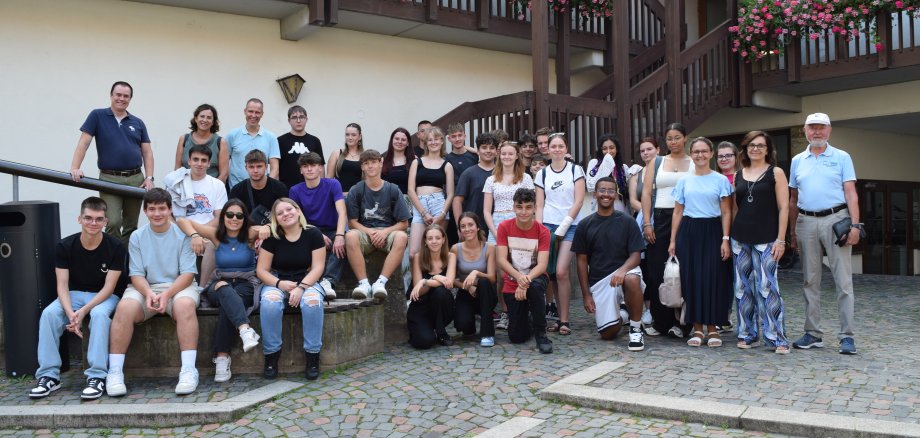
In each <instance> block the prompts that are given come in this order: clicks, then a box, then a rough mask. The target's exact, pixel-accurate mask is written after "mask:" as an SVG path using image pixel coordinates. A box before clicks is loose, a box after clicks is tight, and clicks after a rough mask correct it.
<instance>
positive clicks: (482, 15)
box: [476, 0, 492, 30]
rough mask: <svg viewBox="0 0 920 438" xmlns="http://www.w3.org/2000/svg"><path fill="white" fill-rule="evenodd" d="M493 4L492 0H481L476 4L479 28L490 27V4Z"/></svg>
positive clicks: (477, 25)
mask: <svg viewBox="0 0 920 438" xmlns="http://www.w3.org/2000/svg"><path fill="white" fill-rule="evenodd" d="M491 4H492V2H491V0H479V2H478V3H477V4H476V27H477V28H478V29H479V30H486V29H488V28H489V14H490V12H489V6H490V5H491Z"/></svg>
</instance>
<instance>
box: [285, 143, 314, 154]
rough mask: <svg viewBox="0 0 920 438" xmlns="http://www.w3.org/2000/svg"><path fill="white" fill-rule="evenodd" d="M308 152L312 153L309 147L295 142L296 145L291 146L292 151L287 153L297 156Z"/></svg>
mask: <svg viewBox="0 0 920 438" xmlns="http://www.w3.org/2000/svg"><path fill="white" fill-rule="evenodd" d="M307 152H310V149H308V148H307V146H306V145H305V144H303V142H299V141H295V142H294V145H293V146H291V150H289V151H287V153H289V154H297V155H301V154H305V153H307Z"/></svg>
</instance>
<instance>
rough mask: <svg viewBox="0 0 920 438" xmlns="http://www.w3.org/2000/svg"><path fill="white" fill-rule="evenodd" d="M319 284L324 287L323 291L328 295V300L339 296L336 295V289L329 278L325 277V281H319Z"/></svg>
mask: <svg viewBox="0 0 920 438" xmlns="http://www.w3.org/2000/svg"><path fill="white" fill-rule="evenodd" d="M319 286H320V287H322V288H323V293H324V294H325V295H326V300H327V301H332V300H334V299H336V298H337V297H336V296H335V289H333V288H332V283H330V282H329V280H326V279H325V278H324V279H323V281H320V282H319Z"/></svg>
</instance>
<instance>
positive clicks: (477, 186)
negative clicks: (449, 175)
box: [451, 132, 498, 237]
mask: <svg viewBox="0 0 920 438" xmlns="http://www.w3.org/2000/svg"><path fill="white" fill-rule="evenodd" d="M476 148H477V149H478V151H479V164H477V165H476V166H473V167H470V168H469V169H467V171H465V172H463V175H460V178H459V180H458V182H457V184H455V185H454V187H455V190H454V200H453V205H452V207H453V210H452V211H451V212H452V213H453V217H454V218H459V217H460V215H461V214H463V212H465V211H471V212H473V213H476V215H477V216H479V228H480V229H483V230H484V229H486V222H485V219H483V218H484V217H485V215H487V214H492V212H491V211H490V212H488V213H486V212H484V211H482V198H483V196H482V187H483V186H484V185H485V184H486V180H487V179H488V178H489V177H490V176H492V171H493V170H494V169H495V156H496V154H497V153H498V139H497V138H495V136H494V135H492V134H490V133H488V132H485V133H482V134H479V136H478V137H476ZM451 166H453V163H451ZM455 169H456V168H455ZM454 175H456V173H455V174H454ZM454 220H459V219H454ZM458 237H459V236H458Z"/></svg>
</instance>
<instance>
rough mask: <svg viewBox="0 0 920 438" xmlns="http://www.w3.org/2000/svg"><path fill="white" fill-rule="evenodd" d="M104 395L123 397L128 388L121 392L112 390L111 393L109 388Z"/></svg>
mask: <svg viewBox="0 0 920 438" xmlns="http://www.w3.org/2000/svg"><path fill="white" fill-rule="evenodd" d="M105 393H106V394H108V395H109V397H122V396H124V395H125V394H127V393H128V388H127V387H125V389H124V390H121V391H119V390H114V391H113V390H111V389H109V388H106V391H105Z"/></svg>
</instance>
